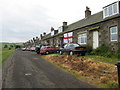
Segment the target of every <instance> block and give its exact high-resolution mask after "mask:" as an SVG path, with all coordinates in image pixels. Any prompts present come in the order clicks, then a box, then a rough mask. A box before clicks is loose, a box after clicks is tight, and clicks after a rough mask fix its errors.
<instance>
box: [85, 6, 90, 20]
mask: <svg viewBox="0 0 120 90" xmlns="http://www.w3.org/2000/svg"><path fill="white" fill-rule="evenodd" d="M90 15H91V11H90V8H89V7H88V6H87V7H86V10H85V18H87V17H88V16H90Z"/></svg>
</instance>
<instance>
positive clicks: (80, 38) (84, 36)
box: [78, 33, 87, 44]
mask: <svg viewBox="0 0 120 90" xmlns="http://www.w3.org/2000/svg"><path fill="white" fill-rule="evenodd" d="M86 42H87V34H86V33H84V34H79V35H78V43H79V44H86Z"/></svg>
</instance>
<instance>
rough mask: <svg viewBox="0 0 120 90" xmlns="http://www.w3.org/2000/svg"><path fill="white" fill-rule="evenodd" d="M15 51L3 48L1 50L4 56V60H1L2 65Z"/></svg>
mask: <svg viewBox="0 0 120 90" xmlns="http://www.w3.org/2000/svg"><path fill="white" fill-rule="evenodd" d="M14 51H15V49H11V50H9V49H2V51H1V52H0V56H2V60H1V61H0V65H1V64H2V63H4V61H5V60H6V59H7V58H8V57H9V56H10V55H11V54H12V53H13V52H14Z"/></svg>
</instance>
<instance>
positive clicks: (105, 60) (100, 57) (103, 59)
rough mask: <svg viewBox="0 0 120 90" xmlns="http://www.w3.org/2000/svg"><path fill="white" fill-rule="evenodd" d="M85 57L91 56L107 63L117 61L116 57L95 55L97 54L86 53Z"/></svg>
mask: <svg viewBox="0 0 120 90" xmlns="http://www.w3.org/2000/svg"><path fill="white" fill-rule="evenodd" d="M84 57H85V58H91V59H93V60H96V61H102V62H108V63H116V62H117V61H118V58H117V57H111V58H107V57H103V56H97V55H86V56H84Z"/></svg>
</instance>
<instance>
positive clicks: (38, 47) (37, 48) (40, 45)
mask: <svg viewBox="0 0 120 90" xmlns="http://www.w3.org/2000/svg"><path fill="white" fill-rule="evenodd" d="M42 46H46V45H45V44H39V45H36V47H35V52H36V53H37V54H40V49H41V47H42Z"/></svg>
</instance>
